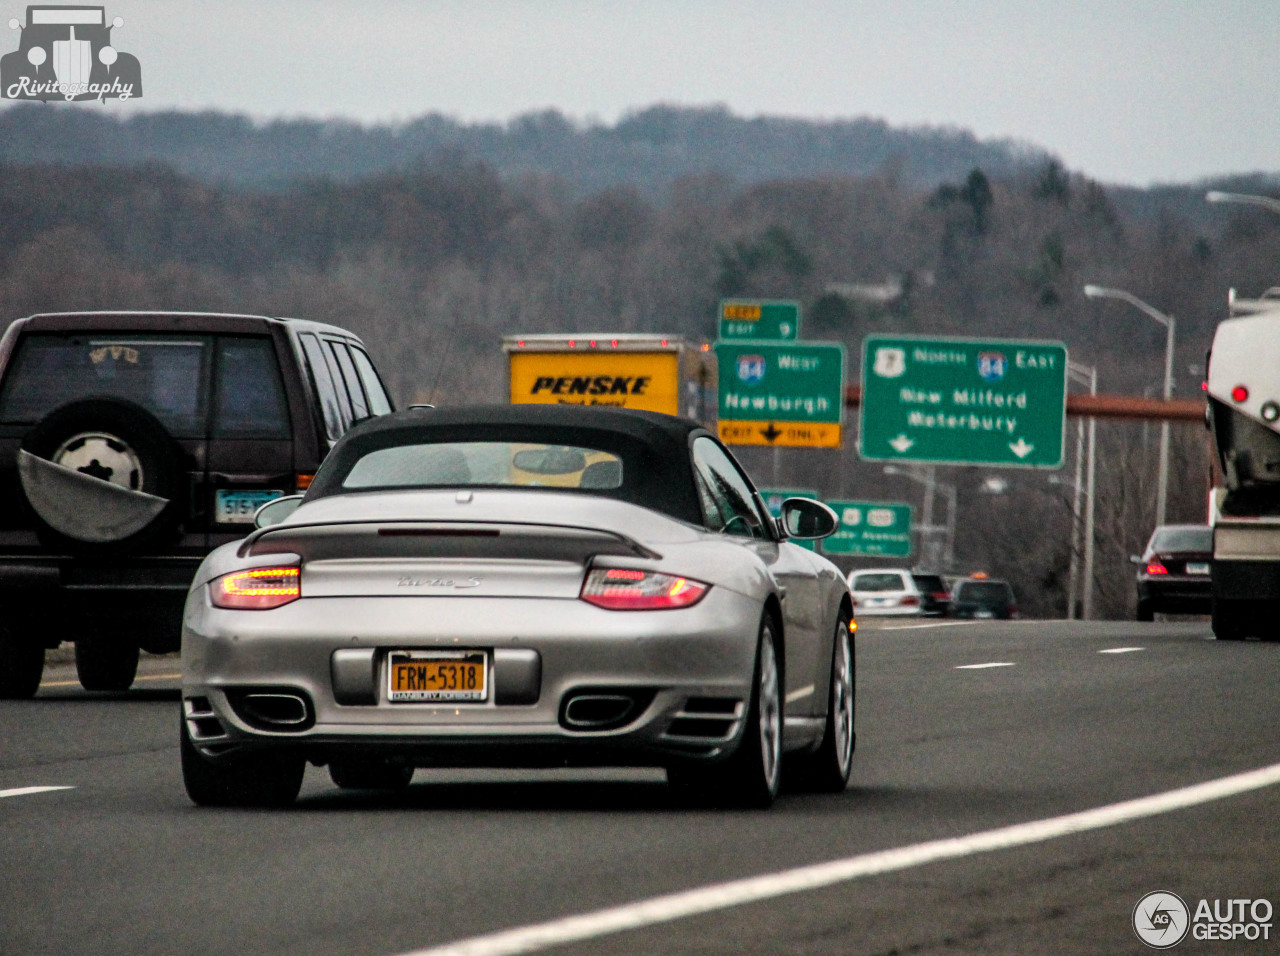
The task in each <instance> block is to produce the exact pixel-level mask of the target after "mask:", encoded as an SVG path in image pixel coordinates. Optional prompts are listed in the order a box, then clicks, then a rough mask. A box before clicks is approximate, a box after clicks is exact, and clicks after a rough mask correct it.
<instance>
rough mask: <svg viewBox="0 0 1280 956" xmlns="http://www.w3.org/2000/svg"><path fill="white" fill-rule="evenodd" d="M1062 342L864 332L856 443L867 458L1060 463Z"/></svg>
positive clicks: (1030, 464) (1031, 465)
mask: <svg viewBox="0 0 1280 956" xmlns="http://www.w3.org/2000/svg"><path fill="white" fill-rule="evenodd" d="M1066 409H1067V347H1066V346H1065V345H1063V344H1062V343H1061V342H1047V341H1034V340H1028V341H1024V340H1017V339H965V338H939V339H926V338H917V337H914V336H903V335H900V336H889V335H871V336H868V337H867V338H866V339H865V340H864V342H863V346H862V409H861V415H860V418H859V428H858V453H859V454H860V455H861V456H862V457H863V458H867V459H871V460H874V461H931V462H940V463H944V464H952V465H1006V466H1021V467H1027V468H1059V467H1061V465H1062V434H1063V423H1064V422H1065V420H1066Z"/></svg>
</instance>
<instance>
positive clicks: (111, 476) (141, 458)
mask: <svg viewBox="0 0 1280 956" xmlns="http://www.w3.org/2000/svg"><path fill="white" fill-rule="evenodd" d="M178 465H179V456H178V450H177V447H176V445H175V444H174V442H173V440H172V439H171V438H170V437H169V435H168V433H167V432H166V431H165V430H164V426H163V425H161V424H160V422H159V421H158V420H157V419H156V418H155V416H154V415H152V414H151V413H150V412H148V411H147V410H146V409H144V408H142V407H141V406H139V405H135V404H133V403H132V402H125V401H121V400H119V399H110V398H100V399H84V400H81V401H76V402H71V403H69V404H67V405H63V406H62V407H61V408H58V409H55V410H54V411H52V412H50V413H49V414H48V415H47V416H45V418H44V419H43V420H42V421H40V423H39V424H37V425H36V426H35V427H34V428H32V429H31V431H30V432H28V433H27V436H26V438H24V439H23V442H22V449H21V450H20V451H19V452H18V474H19V477H20V479H21V481H22V488H23V492H24V494H25V495H26V499H27V503H28V504H29V505H30V506H31V509H32V511H33V512H34V513H35V516H36V519H37V530H38V531H40V532H42V533H41V537H42V538H43V539H52V540H48V543H50V544H69V543H73V542H75V543H81V544H88V545H106V544H118V543H123V542H134V543H138V542H140V541H141V540H142V539H144V538H145V539H150V538H151V537H152V536H153V535H154V534H155V533H156V532H157V531H159V530H161V529H162V528H165V527H168V526H169V525H170V524H171V520H172V518H173V515H174V512H175V511H176V509H175V508H173V507H172V499H173V496H174V494H175V492H176V490H177V489H178V488H179V487H180V475H179V473H178Z"/></svg>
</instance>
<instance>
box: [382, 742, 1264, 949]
mask: <svg viewBox="0 0 1280 956" xmlns="http://www.w3.org/2000/svg"><path fill="white" fill-rule="evenodd" d="M1278 783H1280V764H1272V765H1271V766H1269V767H1262V768H1260V769H1258V770H1250V771H1248V772H1246V773H1238V774H1233V775H1232V776H1230V777H1222V778H1220V779H1218V780H1210V781H1208V782H1206V783H1197V784H1193V785H1192V786H1189V787H1182V788H1180V789H1178V790H1169V791H1166V792H1165V793H1157V794H1153V795H1152V796H1149V797H1139V798H1138V799H1136V800H1126V801H1124V802H1123V803H1112V804H1109V805H1107V806H1103V807H1096V808H1094V809H1092V810H1083V811H1081V812H1079V813H1068V814H1066V815H1065V816H1060V817H1049V818H1048V819H1045V820H1033V821H1031V822H1029V823H1018V824H1015V825H1013V826H1008V827H1001V828H999V829H997V830H985V831H982V832H980V833H971V834H968V835H967V836H961V837H952V838H949V839H945V840H932V841H930V842H928V843H917V844H915V845H913V846H904V847H898V848H897V849H893V850H881V851H880V852H878V853H865V854H863V855H861V856H851V857H848V858H846V859H843V860H832V861H830V862H829V863H817V864H814V865H812V866H802V867H798V868H796V869H793V870H783V871H781V872H779V873H768V874H765V875H763V876H752V877H747V878H746V879H742V880H733V881H731V882H728V883H716V884H712V885H711V886H703V887H699V888H697V889H692V890H685V891H684V892H681V893H671V894H669V895H667V896H656V897H653V898H652V899H647V900H640V901H638V902H635V903H626V904H624V905H622V906H615V907H611V908H610V909H604V910H597V911H596V912H594V913H584V914H582V915H579V916H567V917H564V918H563V919H557V920H551V921H549V922H546V923H537V924H535V925H533V926H522V927H519V928H517V929H510V930H503V931H501V932H497V933H490V934H489V935H487V936H476V937H473V938H471V939H464V940H459V941H458V942H456V943H446V944H445V945H443V946H435V947H432V948H430V949H418V950H414V951H413V952H410V953H404V954H402V956H515V954H517V953H532V952H537V951H538V950H543V949H548V948H550V947H552V946H559V945H563V944H565V943H573V942H580V941H582V940H586V939H596V938H598V937H601V936H608V935H611V934H613V933H620V932H623V931H625V930H632V929H641V928H643V927H646V926H653V925H655V924H658V923H668V922H671V921H672V920H677V919H682V918H684V917H687V916H697V915H699V914H701V913H710V912H713V911H715V910H722V909H728V908H729V907H732V906H741V905H743V904H744V903H756V902H759V901H761V900H768V899H774V898H776V897H779V896H786V895H788V894H791V893H801V892H805V891H807V890H816V889H821V888H823V887H827V886H832V885H833V884H836V883H844V882H847V881H849V880H856V879H859V878H861V877H864V876H878V875H880V874H882V873H892V872H894V871H896V870H905V869H908V868H910V867H913V866H922V865H924V864H926V863H934V862H936V861H938V860H952V859H956V858H958V857H963V856H972V855H974V854H976V853H990V852H992V851H995V850H1008V849H1012V848H1013V847H1018V846H1026V845H1027V844H1029V843H1042V842H1044V841H1045V840H1052V839H1056V838H1058V837H1064V836H1071V835H1072V834H1076V833H1084V832H1087V831H1089V830H1098V829H1102V828H1103V827H1111V826H1116V825H1117V824H1121V823H1128V822H1130V821H1132V820H1141V819H1143V818H1145V817H1150V816H1155V815H1157V814H1161V813H1169V812H1170V811H1173V810H1183V809H1186V808H1187V807H1194V806H1196V805H1197V804H1201V803H1208V802H1209V801H1211V800H1221V799H1223V798H1225V797H1231V796H1236V795H1237V794H1241V793H1247V792H1249V791H1250V790H1259V789H1261V788H1263V787H1271V786H1275V785H1276V784H1278Z"/></svg>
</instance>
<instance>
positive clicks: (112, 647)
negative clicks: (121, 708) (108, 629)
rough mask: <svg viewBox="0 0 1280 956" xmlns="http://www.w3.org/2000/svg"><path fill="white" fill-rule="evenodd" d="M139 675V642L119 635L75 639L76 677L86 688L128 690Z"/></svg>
mask: <svg viewBox="0 0 1280 956" xmlns="http://www.w3.org/2000/svg"><path fill="white" fill-rule="evenodd" d="M137 674H138V645H137V644H136V643H135V642H134V641H132V640H129V639H128V638H126V637H124V636H121V635H116V634H103V635H99V636H97V637H92V638H82V639H80V640H78V641H76V676H77V677H79V678H80V686H81V687H83V688H84V689H85V690H109V691H122V690H128V689H129V688H130V687H131V686H133V679H134V678H135V677H136V676H137Z"/></svg>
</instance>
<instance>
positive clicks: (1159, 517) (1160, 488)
mask: <svg viewBox="0 0 1280 956" xmlns="http://www.w3.org/2000/svg"><path fill="white" fill-rule="evenodd" d="M1084 294H1085V295H1087V296H1088V297H1089V298H1091V299H1119V300H1120V301H1121V302H1128V303H1129V304H1130V305H1131V306H1133V307H1134V308H1135V309H1138V310H1139V311H1140V312H1143V313H1145V314H1146V315H1148V316H1150V317H1151V318H1153V319H1155V320H1156V321H1157V322H1159V323H1160V324H1161V325H1163V326H1164V327H1165V344H1164V400H1165V401H1166V402H1167V401H1168V400H1169V399H1170V398H1172V397H1173V336H1174V327H1175V323H1174V318H1173V316H1171V315H1165V314H1164V313H1163V312H1161V311H1160V310H1159V309H1156V308H1154V307H1153V306H1150V305H1148V304H1147V303H1146V302H1143V301H1142V300H1141V299H1139V298H1138V297H1137V296H1136V295H1134V294H1133V293H1131V292H1125V291H1124V290H1123V289H1107V288H1104V287H1103V286H1099V285H1087V286H1085V287H1084ZM1168 500H1169V419H1167V418H1166V419H1164V420H1163V421H1162V422H1161V423H1160V475H1159V477H1158V478H1157V480H1156V524H1157V525H1162V524H1164V523H1165V520H1164V519H1165V511H1166V506H1167V504H1168Z"/></svg>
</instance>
